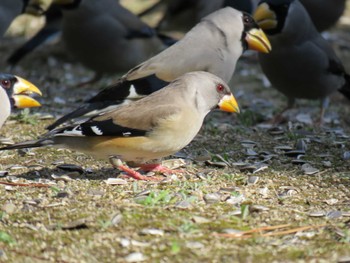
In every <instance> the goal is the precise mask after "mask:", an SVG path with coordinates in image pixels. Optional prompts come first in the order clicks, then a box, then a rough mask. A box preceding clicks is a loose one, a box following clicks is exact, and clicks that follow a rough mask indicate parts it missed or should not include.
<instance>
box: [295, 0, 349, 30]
mask: <svg viewBox="0 0 350 263" xmlns="http://www.w3.org/2000/svg"><path fill="white" fill-rule="evenodd" d="M300 2H301V3H302V4H303V5H304V7H305V8H306V10H307V12H308V13H309V15H310V17H311V20H312V22H313V23H314V24H315V26H316V28H317V30H318V31H319V32H322V31H324V30H326V29H329V28H330V27H332V26H334V25H335V24H336V23H337V21H338V20H339V18H340V17H341V16H342V14H343V13H344V11H345V6H346V0H300Z"/></svg>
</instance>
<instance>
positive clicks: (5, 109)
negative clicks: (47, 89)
mask: <svg viewBox="0 0 350 263" xmlns="http://www.w3.org/2000/svg"><path fill="white" fill-rule="evenodd" d="M32 93H35V94H39V95H41V92H40V90H39V89H38V88H37V87H36V86H34V85H33V84H32V83H30V82H29V81H27V80H25V79H22V78H20V77H17V76H14V75H11V74H5V73H0V129H1V127H2V126H3V124H4V122H5V121H6V119H7V118H8V117H9V116H10V114H11V109H13V108H30V107H39V106H40V103H39V102H37V101H36V100H35V99H33V98H31V97H29V96H28V95H30V94H32Z"/></svg>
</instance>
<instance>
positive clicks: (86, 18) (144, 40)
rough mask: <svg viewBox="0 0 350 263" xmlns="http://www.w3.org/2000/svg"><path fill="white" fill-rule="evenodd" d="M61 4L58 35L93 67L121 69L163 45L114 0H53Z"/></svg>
mask: <svg viewBox="0 0 350 263" xmlns="http://www.w3.org/2000/svg"><path fill="white" fill-rule="evenodd" d="M53 3H55V4H58V5H60V6H61V8H62V13H63V20H62V39H63V42H64V43H65V45H66V48H67V50H68V51H69V52H70V53H71V54H72V55H73V56H74V57H75V58H76V59H77V60H78V61H79V62H81V63H82V64H83V65H84V66H85V67H87V68H90V69H92V70H93V71H95V77H94V78H93V79H92V80H91V81H89V82H88V83H91V82H93V81H95V80H98V79H99V78H100V77H101V76H102V75H103V74H104V73H113V74H116V73H118V72H125V71H126V70H128V69H130V68H132V67H134V66H135V65H137V64H138V63H140V62H142V61H144V60H146V59H148V58H149V57H151V56H152V55H154V54H156V53H158V52H159V51H161V50H162V49H164V48H165V47H166V46H165V45H164V44H163V41H162V39H161V38H160V37H159V36H158V35H157V33H156V31H155V30H154V29H152V28H151V27H149V26H148V25H147V24H145V23H144V22H142V21H141V20H140V18H138V17H137V16H136V15H134V14H133V13H131V12H130V11H129V10H127V9H125V8H124V7H122V6H121V5H120V4H119V2H118V1H116V0H99V1H96V0H54V1H53Z"/></svg>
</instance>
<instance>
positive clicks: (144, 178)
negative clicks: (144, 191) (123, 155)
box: [118, 165, 162, 181]
mask: <svg viewBox="0 0 350 263" xmlns="http://www.w3.org/2000/svg"><path fill="white" fill-rule="evenodd" d="M118 169H119V170H121V171H123V172H125V173H126V175H127V176H128V177H132V178H134V179H136V180H142V181H160V180H162V178H157V177H153V176H145V175H142V174H140V173H139V172H137V171H135V170H133V169H131V168H129V167H127V166H125V165H119V166H118Z"/></svg>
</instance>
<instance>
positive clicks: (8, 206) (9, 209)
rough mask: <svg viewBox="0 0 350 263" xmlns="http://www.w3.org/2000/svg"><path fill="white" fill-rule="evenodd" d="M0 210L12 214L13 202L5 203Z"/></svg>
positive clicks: (14, 207) (13, 209) (14, 208)
mask: <svg viewBox="0 0 350 263" xmlns="http://www.w3.org/2000/svg"><path fill="white" fill-rule="evenodd" d="M1 210H2V211H4V212H5V213H7V214H13V213H14V212H15V211H16V206H15V205H14V204H13V203H5V204H4V205H3V206H2V208H1Z"/></svg>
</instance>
